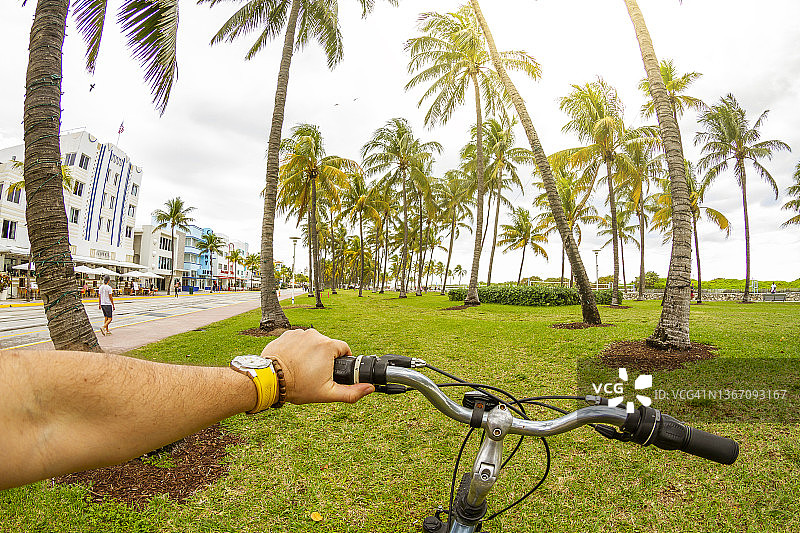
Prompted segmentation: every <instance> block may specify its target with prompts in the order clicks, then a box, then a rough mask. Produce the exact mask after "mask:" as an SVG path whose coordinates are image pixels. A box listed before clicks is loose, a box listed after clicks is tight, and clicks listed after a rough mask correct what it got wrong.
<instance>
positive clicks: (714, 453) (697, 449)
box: [681, 427, 739, 465]
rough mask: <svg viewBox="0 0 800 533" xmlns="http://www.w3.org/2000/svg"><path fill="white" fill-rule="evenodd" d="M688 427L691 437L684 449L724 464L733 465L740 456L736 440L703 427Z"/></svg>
mask: <svg viewBox="0 0 800 533" xmlns="http://www.w3.org/2000/svg"><path fill="white" fill-rule="evenodd" d="M687 429H688V430H689V439H688V440H687V441H686V444H684V445H683V447H682V448H681V450H682V451H684V452H686V453H690V454H692V455H696V456H698V457H702V458H703V459H708V460H709V461H715V462H717V463H721V464H723V465H732V464H733V463H734V461H736V458H737V457H739V444H738V443H737V442H736V441H734V440H731V439H728V438H726V437H720V436H718V435H713V434H711V433H708V432H706V431H703V430H702V429H696V428H692V427H689V428H687Z"/></svg>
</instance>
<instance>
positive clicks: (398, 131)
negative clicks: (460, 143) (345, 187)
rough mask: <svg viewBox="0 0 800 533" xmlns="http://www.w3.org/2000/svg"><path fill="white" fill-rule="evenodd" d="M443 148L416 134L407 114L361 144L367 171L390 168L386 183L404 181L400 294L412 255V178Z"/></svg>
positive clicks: (402, 290)
mask: <svg viewBox="0 0 800 533" xmlns="http://www.w3.org/2000/svg"><path fill="white" fill-rule="evenodd" d="M441 151H442V145H440V144H439V143H437V142H433V141H432V142H426V143H423V142H421V141H420V140H419V139H417V138H416V137H414V134H413V132H412V131H411V126H410V125H409V124H408V121H407V120H406V119H404V118H393V119H391V120H389V122H387V123H386V125H385V126H383V127H381V128H378V129H377V130H375V133H373V134H372V138H371V139H370V140H369V141H367V143H366V144H365V145H364V146H363V147H362V148H361V157H362V159H363V160H364V167H366V168H365V171H364V172H365V174H367V175H372V174H375V173H378V172H386V175H384V176H383V178H382V182H383V186H384V187H393V186H395V185H397V183H398V182H399V183H400V188H401V189H402V193H403V252H402V254H401V265H400V276H401V279H400V294H399V295H398V297H399V298H407V295H406V265H407V259H408V180H409V179H411V180H416V179H418V178H419V177H420V176H421V175H424V172H425V168H426V166H427V165H428V164H429V162H430V161H431V160H432V159H433V153H434V152H436V153H439V152H441Z"/></svg>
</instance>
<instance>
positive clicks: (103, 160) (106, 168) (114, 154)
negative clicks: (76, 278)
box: [0, 130, 142, 271]
mask: <svg viewBox="0 0 800 533" xmlns="http://www.w3.org/2000/svg"><path fill="white" fill-rule="evenodd" d="M24 152H25V147H24V146H23V145H19V146H13V147H11V148H5V149H2V150H0V221H2V232H1V233H0V270H7V269H8V268H10V267H11V266H13V265H15V264H18V263H23V262H26V261H27V257H28V254H29V252H30V241H29V240H28V232H27V226H26V222H25V192H24V191H16V192H13V191H11V190H10V186H11V185H12V184H13V183H16V182H18V181H20V180H21V179H22V168H21V167H20V166H19V165H18V162H20V161H22V160H23V157H24ZM61 154H62V161H63V164H64V166H66V167H67V168H68V170H69V173H70V176H71V177H72V180H73V184H72V186H71V187H70V189H71V190H69V191H67V190H65V191H64V204H65V207H66V211H67V213H66V214H67V218H68V219H69V242H70V251H71V252H72V258H73V260H74V261H75V263H77V264H89V265H103V266H107V267H112V268H113V267H122V270H123V271H126V270H130V269H139V268H141V267H142V265H139V264H136V263H135V262H134V257H133V255H134V254H133V229H134V226H135V221H136V210H137V204H138V202H139V195H140V193H141V185H142V169H141V168H140V167H138V166H136V165H134V164H133V163H132V162H131V160H130V158H129V157H128V155H127V154H126V153H125V152H123V151H122V150H121V149H120V148H119V147H117V146H115V145H114V144H112V143H100V142H98V140H97V138H96V137H95V136H93V135H92V134H90V133H88V132H87V131H85V130H84V131H76V132H73V133H67V134H64V135H62V136H61Z"/></svg>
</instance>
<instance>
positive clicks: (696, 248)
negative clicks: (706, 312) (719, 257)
mask: <svg viewBox="0 0 800 533" xmlns="http://www.w3.org/2000/svg"><path fill="white" fill-rule="evenodd" d="M692 232H693V233H694V253H695V257H696V258H697V303H699V304H701V303H703V278H702V276H701V275H700V239H699V238H698V236H697V217H696V216H694V213H692Z"/></svg>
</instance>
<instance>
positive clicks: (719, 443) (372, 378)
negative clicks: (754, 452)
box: [333, 356, 739, 464]
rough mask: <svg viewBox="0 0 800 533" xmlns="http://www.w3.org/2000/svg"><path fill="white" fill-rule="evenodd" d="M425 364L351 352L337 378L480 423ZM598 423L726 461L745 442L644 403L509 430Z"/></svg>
mask: <svg viewBox="0 0 800 533" xmlns="http://www.w3.org/2000/svg"><path fill="white" fill-rule="evenodd" d="M422 366H425V363H424V362H423V361H421V360H419V359H412V358H409V357H404V356H384V357H375V356H359V357H352V356H345V357H340V358H338V359H336V360H335V361H334V368H333V378H334V381H335V382H336V383H340V384H344V385H351V384H353V383H372V384H375V385H378V386H387V385H389V384H398V385H403V386H406V387H410V388H412V389H415V390H417V391H419V392H421V393H422V395H423V396H425V398H426V399H427V400H428V401H429V402H430V403H431V404H432V405H433V406H434V407H436V409H438V410H439V411H441V412H442V413H443V414H445V415H446V416H448V417H450V418H452V419H453V420H456V421H458V422H461V423H463V424H471V423H477V420H475V421H473V412H474V410H473V409H468V408H466V407H463V406H461V405H459V404H457V403H456V402H454V401H453V400H451V399H450V398H449V397H448V396H447V395H445V394H444V392H442V390H441V389H440V388H439V387H438V386H437V385H436V383H434V382H433V381H432V380H431V379H430V378H428V377H427V376H425V375H424V374H421V373H419V372H417V371H415V370H412V368H415V367H422ZM385 391H386V390H385ZM388 392H402V391H392V390H389V391H388ZM488 417H489V415H488V413H487V412H483V413H482V416H481V419H480V426H481V427H482V428H484V429H486V428H487V427H488V426H487V424H488ZM594 423H605V424H611V425H614V426H616V427H618V428H620V429H622V431H623V433H622V435H624V438H623V439H622V440H631V441H633V442H636V443H638V444H641V445H642V446H648V445H650V444H652V445H653V446H656V447H657V448H660V449H662V450H680V451H683V452H686V453H690V454H692V455H696V456H698V457H702V458H704V459H708V460H711V461H715V462H717V463H721V464H733V462H734V461H736V458H737V457H738V455H739V445H738V443H736V442H735V441H733V440H731V439H728V438H725V437H720V436H717V435H713V434H711V433H707V432H705V431H702V430H700V429H695V428H692V427H690V426H688V425H687V424H684V423H683V422H681V421H679V420H677V419H675V418H673V417H671V416H669V415H666V414H662V413H661V412H660V411H659V410H657V409H654V408H652V407H644V406H641V407H639V409H638V410H637V411H634V412H633V413H627V412H626V411H625V410H624V409H623V408H620V407H609V406H607V405H595V406H589V407H583V408H581V409H578V410H576V411H573V412H571V413H568V414H565V415H563V416H561V417H559V418H556V419H553V420H525V419H521V418H517V417H513V420H512V422H511V426H510V427H509V429H508V433H514V434H517V435H530V436H534V437H546V436H551V435H558V434H560V433H565V432H567V431H570V430H573V429H576V428H578V427H581V426H585V425H587V424H594Z"/></svg>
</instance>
